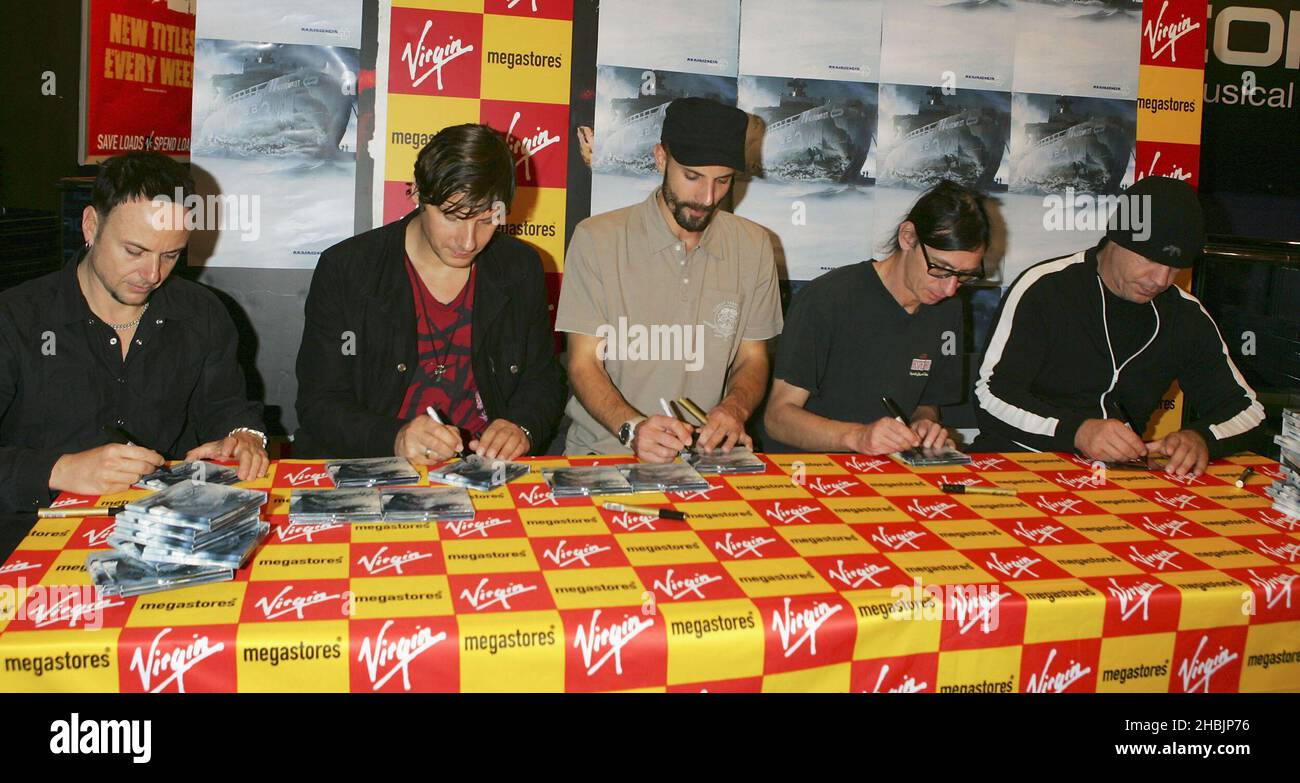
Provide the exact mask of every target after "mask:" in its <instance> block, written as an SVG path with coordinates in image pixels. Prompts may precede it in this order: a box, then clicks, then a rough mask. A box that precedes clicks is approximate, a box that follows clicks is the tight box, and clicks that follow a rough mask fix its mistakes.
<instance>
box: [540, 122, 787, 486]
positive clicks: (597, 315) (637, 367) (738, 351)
mask: <svg viewBox="0 0 1300 783" xmlns="http://www.w3.org/2000/svg"><path fill="white" fill-rule="evenodd" d="M747 124H748V116H747V115H746V114H745V113H744V112H742V111H740V110H739V109H736V108H733V107H729V106H723V105H722V104H720V103H717V102H715V101H710V100H705V99H702V98H682V99H678V100H676V101H673V102H672V103H671V104H670V105H669V106H668V109H667V110H666V112H665V116H664V124H663V132H662V135H661V137H660V139H661V143H660V144H657V145H655V149H654V155H655V164H656V166H657V167H658V169H659V170H660V171H661V172H663V183H662V185H661V186H660V187H659V188H656V189H655V191H654V192H653V193H651V194H650V196H649V198H647V199H646V200H645V201H643V202H642V203H640V204H637V205H635V206H631V207H624V208H622V209H617V210H614V211H613V212H607V213H605V214H602V215H595V216H593V217H590V218H588V219H586V220H584V221H582V222H581V223H579V224H578V226H577V228H576V229H575V230H574V234H573V238H572V239H571V240H570V242H569V248H568V252H567V253H566V255H565V261H564V284H563V287H562V288H561V291H560V305H559V312H558V314H557V317H556V322H555V328H556V329H557V330H558V331H561V332H567V333H568V353H569V366H568V369H569V379H570V381H571V383H572V386H573V390H574V397H573V399H571V400H570V401H569V406H568V412H569V414H570V416H571V417H572V418H573V424H572V426H571V427H570V428H569V433H568V438H567V442H566V445H565V453H567V454H571V455H572V454H593V453H594V454H611V453H627V452H629V451H631V452H633V453H635V454H636V455H637V456H638V457H639V458H640V459H642V460H646V461H654V462H666V461H669V460H671V459H672V458H673V457H675V456H676V455H677V454H678V452H679V451H681V450H682V449H683V448H686V447H688V446H689V445H690V442H691V430H690V428H689V427H687V426H686V425H685V424H683V423H682V422H681V421H678V420H677V419H676V418H673V417H671V416H669V415H668V413H667V411H665V410H664V403H663V402H662V401H663V400H672V399H676V398H679V397H689V398H690V399H691V400H693V401H694V402H696V403H697V404H698V405H700V406H701V408H703V409H704V410H705V411H707V412H708V421H707V422H706V423H705V424H704V426H703V427H702V428H701V429H700V432H699V444H700V445H701V446H702V447H704V448H706V449H712V448H715V447H718V448H722V449H723V450H730V449H731V447H732V446H734V445H736V444H737V443H740V444H744V445H749V444H750V439H749V437H748V436H747V435H746V434H745V422H746V420H748V419H749V417H750V416H751V415H752V414H753V412H754V410H755V408H757V407H758V405H759V403H760V402H761V401H762V398H763V393H764V391H765V390H766V388H767V379H768V358H767V347H766V345H765V341H766V340H769V339H771V338H772V337H775V336H776V335H777V334H779V333H780V331H781V306H780V297H779V293H778V290H777V282H776V264H775V261H774V260H773V255H772V242H771V239H770V237H769V235H768V232H767V231H766V230H765V229H764V228H762V227H761V226H759V225H757V224H755V223H752V222H750V221H748V220H745V219H744V218H740V217H736V216H735V215H732V214H731V213H729V212H725V211H720V210H719V207H720V206H721V204H722V203H723V201H724V200H725V198H726V196H727V194H728V193H729V192H730V190H731V185H732V182H733V180H734V179H735V176H736V172H737V171H738V170H743V169H744V167H745V152H744V149H745V129H746V126H747Z"/></svg>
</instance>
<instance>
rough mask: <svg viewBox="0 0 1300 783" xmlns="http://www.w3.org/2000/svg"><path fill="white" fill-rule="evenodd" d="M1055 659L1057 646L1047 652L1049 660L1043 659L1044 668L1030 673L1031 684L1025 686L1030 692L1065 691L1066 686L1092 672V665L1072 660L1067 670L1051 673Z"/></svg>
mask: <svg viewBox="0 0 1300 783" xmlns="http://www.w3.org/2000/svg"><path fill="white" fill-rule="evenodd" d="M1054 660H1056V648H1055V647H1053V648H1052V651H1051V652H1049V653H1048V654H1047V660H1046V661H1043V670H1042V671H1040V672H1039V673H1038V674H1031V675H1029V684H1028V685H1027V686H1026V687H1025V690H1026V691H1027V692H1028V693H1064V692H1065V689H1066V688H1069V687H1070V686H1071V685H1073V684H1074V683H1076V682H1078V681H1079V680H1081V679H1083V678H1084V677H1087V676H1088V675H1089V674H1091V673H1092V667H1091V666H1084V665H1083V664H1081V663H1079V662H1078V661H1070V665H1069V666H1068V667H1066V669H1065V671H1060V672H1056V673H1054V674H1051V673H1049V672H1050V671H1051V667H1052V661H1054Z"/></svg>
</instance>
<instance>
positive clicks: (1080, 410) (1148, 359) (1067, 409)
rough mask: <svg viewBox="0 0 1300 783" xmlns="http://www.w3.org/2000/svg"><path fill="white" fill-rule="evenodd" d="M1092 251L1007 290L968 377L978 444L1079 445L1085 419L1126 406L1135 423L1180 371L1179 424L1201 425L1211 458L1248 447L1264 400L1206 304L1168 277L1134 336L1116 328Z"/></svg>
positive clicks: (1049, 265) (990, 447) (1046, 266)
mask: <svg viewBox="0 0 1300 783" xmlns="http://www.w3.org/2000/svg"><path fill="white" fill-rule="evenodd" d="M1097 250H1098V248H1092V249H1091V250H1087V251H1081V252H1079V253H1075V254H1074V255H1072V256H1066V257H1064V258H1057V259H1053V260H1050V261H1044V262H1042V263H1040V264H1036V265H1034V266H1032V267H1030V268H1029V269H1027V270H1025V272H1024V273H1023V274H1022V275H1021V276H1020V277H1019V278H1018V279H1017V280H1016V282H1015V283H1014V284H1013V285H1012V286H1011V288H1009V289H1008V290H1007V294H1006V297H1005V298H1004V299H1003V300H1002V307H1001V311H1000V312H999V314H998V318H997V321H996V322H995V324H994V326H993V329H992V331H991V332H990V335H989V340H988V347H987V350H986V351H985V353H984V361H983V363H982V364H981V366H980V371H979V377H978V379H977V380H976V382H975V396H976V402H977V405H976V415H977V417H978V420H979V425H980V436H979V438H978V439H977V440H976V441H975V443H974V446H973V450H975V451H1024V450H1026V449H1028V450H1032V451H1066V452H1068V451H1074V436H1075V433H1076V431H1077V430H1078V429H1079V425H1081V424H1083V422H1084V421H1085V420H1086V419H1100V418H1113V417H1115V416H1117V415H1121V412H1122V415H1123V416H1127V417H1131V422H1130V423H1131V424H1133V426H1134V428H1135V429H1137V431H1138V432H1139V433H1141V432H1142V431H1144V430H1145V428H1146V425H1147V422H1148V420H1149V419H1150V418H1151V416H1152V414H1154V413H1155V412H1156V409H1157V407H1158V406H1159V404H1160V400H1161V397H1162V396H1163V395H1164V393H1165V391H1166V390H1167V389H1168V388H1169V385H1170V383H1171V382H1172V381H1175V380H1177V381H1178V382H1179V386H1180V387H1181V388H1182V391H1183V399H1184V408H1183V429H1191V430H1195V431H1196V432H1198V433H1200V435H1201V437H1203V438H1204V439H1205V442H1206V443H1207V444H1208V445H1209V448H1210V456H1211V457H1221V456H1224V455H1227V454H1231V453H1233V452H1234V451H1241V450H1243V449H1244V448H1246V447H1247V444H1246V441H1247V440H1248V439H1249V436H1248V433H1250V431H1251V430H1253V429H1254V428H1255V427H1257V426H1259V424H1260V423H1261V422H1263V420H1264V407H1263V406H1262V405H1261V404H1260V403H1259V401H1258V400H1257V399H1256V397H1255V392H1254V390H1253V389H1251V388H1250V385H1249V384H1247V383H1246V380H1245V378H1243V377H1242V375H1241V372H1240V371H1238V370H1237V367H1236V365H1234V364H1233V362H1232V358H1231V357H1230V356H1229V355H1228V348H1227V346H1226V345H1225V344H1224V342H1223V338H1222V337H1221V336H1220V334H1219V329H1218V327H1217V326H1216V325H1215V323H1214V321H1213V319H1211V318H1210V314H1209V313H1207V312H1206V311H1205V308H1204V307H1203V306H1202V305H1201V303H1200V301H1199V300H1198V299H1197V298H1196V297H1194V296H1192V295H1191V294H1189V293H1187V292H1186V291H1183V290H1182V289H1180V288H1178V286H1176V285H1174V286H1170V287H1169V288H1168V289H1167V290H1165V291H1163V292H1161V293H1160V294H1159V295H1157V296H1156V297H1155V299H1153V300H1152V302H1151V305H1150V306H1151V307H1152V309H1153V312H1152V314H1151V316H1150V317H1149V322H1146V323H1145V325H1144V326H1143V327H1142V328H1141V329H1140V330H1139V331H1140V333H1139V334H1133V333H1128V332H1126V333H1124V334H1117V333H1116V329H1117V327H1119V326H1120V324H1119V323H1118V322H1117V318H1116V313H1115V312H1114V310H1116V309H1119V308H1117V307H1116V305H1114V304H1112V305H1111V309H1112V312H1110V313H1109V314H1108V315H1104V313H1105V309H1104V308H1105V307H1106V296H1105V295H1104V294H1103V290H1102V284H1101V278H1100V277H1099V276H1098V275H1097ZM1112 301H1114V300H1113V299H1112ZM1121 304H1127V303H1123V302H1121ZM1128 312H1133V311H1132V310H1131V308H1130V310H1129V311H1128ZM1143 316H1144V317H1145V314H1143ZM1121 328H1122V327H1121ZM1125 346H1128V347H1125ZM1107 411H1109V415H1108V414H1107Z"/></svg>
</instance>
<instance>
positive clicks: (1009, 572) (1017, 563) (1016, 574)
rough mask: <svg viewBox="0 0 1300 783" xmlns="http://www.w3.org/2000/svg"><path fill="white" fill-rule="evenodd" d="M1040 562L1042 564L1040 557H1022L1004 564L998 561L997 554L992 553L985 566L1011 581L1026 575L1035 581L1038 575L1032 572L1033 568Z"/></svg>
mask: <svg viewBox="0 0 1300 783" xmlns="http://www.w3.org/2000/svg"><path fill="white" fill-rule="evenodd" d="M1041 562H1043V559H1042V558H1041V557H1030V556H1028V555H1024V556H1022V557H1017V558H1016V559H1014V560H1011V561H1009V562H1006V563H1004V562H1002V561H1001V560H999V559H998V555H997V553H996V552H993V553H991V554H990V555H989V559H988V560H987V561H986V562H985V565H986V566H988V567H989V568H991V569H993V570H994V571H997V572H998V573H1000V574H1002V575H1003V576H1006V577H1009V578H1011V579H1019V578H1020V577H1021V576H1022V575H1024V574H1028V575H1029V576H1031V577H1033V578H1035V579H1037V578H1038V574H1035V573H1034V572H1033V567H1034V566H1036V565H1038V564H1039V563H1041Z"/></svg>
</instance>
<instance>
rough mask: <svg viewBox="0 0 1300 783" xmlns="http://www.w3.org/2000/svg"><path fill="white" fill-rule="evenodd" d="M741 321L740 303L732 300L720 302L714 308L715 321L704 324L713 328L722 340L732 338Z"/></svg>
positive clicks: (714, 332)
mask: <svg viewBox="0 0 1300 783" xmlns="http://www.w3.org/2000/svg"><path fill="white" fill-rule="evenodd" d="M739 323H740V305H738V304H736V303H735V302H732V301H726V302H719V303H718V306H717V307H714V308H713V322H712V323H709V322H708V321H705V322H704V325H705V326H707V327H709V328H710V329H712V330H713V335H714V336H715V337H717V338H718V339H720V340H727V339H730V338H731V337H732V336H733V335H735V334H736V327H737V325H738V324H739Z"/></svg>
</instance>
